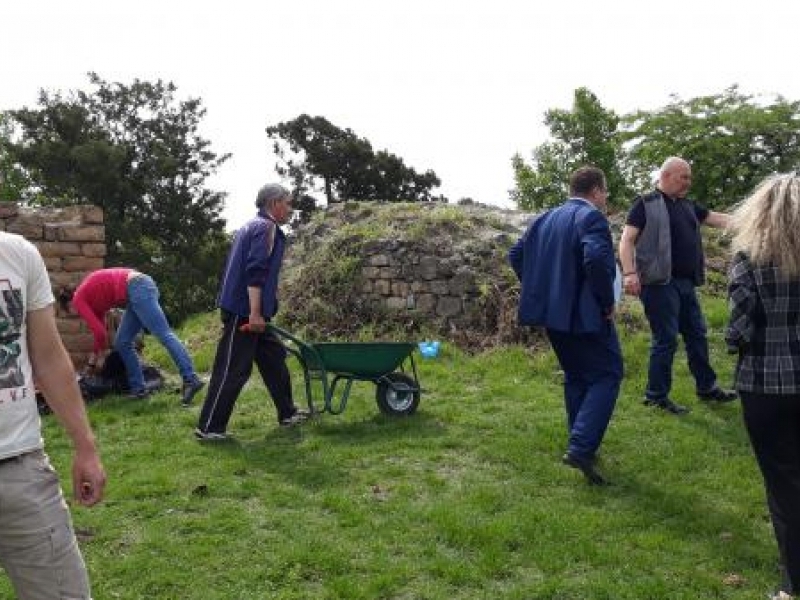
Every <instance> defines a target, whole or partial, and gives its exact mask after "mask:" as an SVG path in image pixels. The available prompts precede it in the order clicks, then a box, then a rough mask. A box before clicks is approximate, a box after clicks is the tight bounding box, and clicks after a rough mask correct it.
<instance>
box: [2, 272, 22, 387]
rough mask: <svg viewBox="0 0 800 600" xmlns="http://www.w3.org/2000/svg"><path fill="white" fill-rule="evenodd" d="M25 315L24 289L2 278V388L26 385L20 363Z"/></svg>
mask: <svg viewBox="0 0 800 600" xmlns="http://www.w3.org/2000/svg"><path fill="white" fill-rule="evenodd" d="M23 316H24V315H23V303H22V290H21V289H14V288H12V287H11V282H10V281H9V280H8V279H0V389H6V388H18V387H21V386H23V385H25V378H24V376H23V374H22V368H21V367H20V364H19V355H20V354H21V352H22V348H21V346H20V343H19V337H20V334H21V332H22V319H23Z"/></svg>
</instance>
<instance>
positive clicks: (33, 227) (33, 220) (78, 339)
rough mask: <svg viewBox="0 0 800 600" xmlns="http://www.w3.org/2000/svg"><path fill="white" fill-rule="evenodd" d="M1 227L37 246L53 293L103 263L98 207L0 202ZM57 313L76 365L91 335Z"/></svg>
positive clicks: (76, 320)
mask: <svg viewBox="0 0 800 600" xmlns="http://www.w3.org/2000/svg"><path fill="white" fill-rule="evenodd" d="M0 230H2V231H8V232H10V233H17V234H19V235H22V236H23V237H25V238H26V239H27V240H29V241H30V242H32V243H33V244H35V245H36V247H37V248H39V252H40V253H41V254H42V258H43V259H44V263H45V265H46V267H47V271H48V273H49V274H50V282H51V284H52V286H53V293H54V295H56V296H57V295H58V291H59V289H60V288H61V287H63V286H75V285H77V284H78V283H79V282H80V281H81V280H82V279H83V278H84V276H86V274H87V273H90V272H91V271H94V270H96V269H101V268H103V266H104V262H105V260H104V257H105V256H106V244H105V226H104V225H103V211H102V209H101V208H99V207H97V206H73V207H69V208H36V209H32V208H26V207H19V206H17V205H15V204H12V203H0ZM57 315H58V316H57V324H58V330H59V332H60V333H61V337H62V339H63V340H64V345H65V346H66V347H67V351H68V352H69V353H70V356H71V357H72V362H73V364H75V366H76V367H78V368H79V367H81V366H82V365H83V364H84V363H85V361H86V359H87V357H88V355H89V353H90V352H91V350H92V335H91V333H90V332H89V330H88V329H87V327H86V325H85V324H84V323H83V321H82V320H81V319H80V318H78V317H75V316H70V315H66V314H61V311H57Z"/></svg>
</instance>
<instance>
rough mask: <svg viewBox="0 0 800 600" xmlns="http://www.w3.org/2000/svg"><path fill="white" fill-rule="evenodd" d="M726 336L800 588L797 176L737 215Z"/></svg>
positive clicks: (779, 532)
mask: <svg viewBox="0 0 800 600" xmlns="http://www.w3.org/2000/svg"><path fill="white" fill-rule="evenodd" d="M730 227H731V229H732V230H733V233H734V238H733V244H732V250H733V253H734V258H733V264H732V266H731V272H730V282H729V287H728V297H729V303H730V310H731V315H730V321H729V323H728V327H727V329H726V332H725V339H726V341H727V343H728V347H729V349H730V351H731V352H735V353H738V354H739V361H738V364H737V367H736V389H737V390H738V392H739V395H740V396H741V398H742V408H743V411H744V422H745V425H746V427H747V432H748V435H749V436H750V442H751V444H752V446H753V450H754V452H755V455H756V459H757V460H758V465H759V467H760V469H761V474H762V476H763V477H764V486H765V488H766V492H767V503H768V504H769V510H770V516H771V517H772V524H773V528H774V530H775V537H776V538H777V541H778V548H779V550H780V554H781V561H782V563H783V566H784V568H785V571H784V573H785V576H784V581H783V584H782V589H781V592H779V595H777V596H774V597H775V598H780V597H783V598H785V597H787V596H785V595H784V596H781V595H780V594H781V593H789V594H791V593H792V590H793V589H794V590H800V175H798V174H796V173H793V174H789V175H779V176H775V177H771V178H769V179H767V180H766V181H765V182H764V183H762V184H761V185H760V186H759V187H758V188H757V189H756V191H755V192H754V193H753V195H752V196H750V197H749V198H747V199H746V200H745V201H744V202H742V204H741V205H740V206H739V207H738V208H737V210H736V211H735V212H734V214H733V217H732V221H731V225H730Z"/></svg>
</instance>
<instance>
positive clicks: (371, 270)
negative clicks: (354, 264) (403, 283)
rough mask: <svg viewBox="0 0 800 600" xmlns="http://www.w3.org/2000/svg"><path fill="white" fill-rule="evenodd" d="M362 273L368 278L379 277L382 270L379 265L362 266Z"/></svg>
mask: <svg viewBox="0 0 800 600" xmlns="http://www.w3.org/2000/svg"><path fill="white" fill-rule="evenodd" d="M361 274H362V275H363V276H364V277H366V278H367V279H379V278H380V276H381V270H380V269H379V268H378V267H361Z"/></svg>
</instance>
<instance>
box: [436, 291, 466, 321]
mask: <svg viewBox="0 0 800 600" xmlns="http://www.w3.org/2000/svg"><path fill="white" fill-rule="evenodd" d="M460 312H461V298H454V297H453V296H442V297H441V298H439V300H438V301H437V302H436V314H437V315H439V316H440V317H454V316H455V315H457V314H459V313H460Z"/></svg>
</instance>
